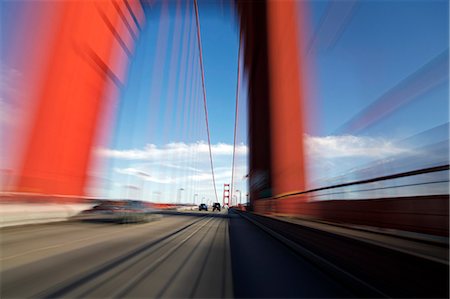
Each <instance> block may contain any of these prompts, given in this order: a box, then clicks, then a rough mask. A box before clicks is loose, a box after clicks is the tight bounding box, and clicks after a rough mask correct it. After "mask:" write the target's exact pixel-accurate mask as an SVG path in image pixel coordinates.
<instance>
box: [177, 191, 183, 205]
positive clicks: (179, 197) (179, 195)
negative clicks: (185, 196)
mask: <svg viewBox="0 0 450 299" xmlns="http://www.w3.org/2000/svg"><path fill="white" fill-rule="evenodd" d="M181 191H184V189H183V188H180V189H178V204H180V203H181Z"/></svg>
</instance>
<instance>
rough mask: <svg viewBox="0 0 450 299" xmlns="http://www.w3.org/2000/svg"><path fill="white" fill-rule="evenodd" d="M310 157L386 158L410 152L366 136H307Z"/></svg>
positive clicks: (391, 143)
mask: <svg viewBox="0 0 450 299" xmlns="http://www.w3.org/2000/svg"><path fill="white" fill-rule="evenodd" d="M305 143H306V150H307V153H308V155H311V156H313V157H321V158H328V159H333V158H346V157H348V158H352V157H353V158H361V157H365V158H384V157H388V156H392V155H398V154H403V153H406V152H409V151H410V150H409V149H407V148H402V147H399V146H396V145H395V143H394V142H392V141H389V140H386V139H383V138H374V137H366V136H352V135H342V136H324V137H315V136H308V135H307V136H306V139H305Z"/></svg>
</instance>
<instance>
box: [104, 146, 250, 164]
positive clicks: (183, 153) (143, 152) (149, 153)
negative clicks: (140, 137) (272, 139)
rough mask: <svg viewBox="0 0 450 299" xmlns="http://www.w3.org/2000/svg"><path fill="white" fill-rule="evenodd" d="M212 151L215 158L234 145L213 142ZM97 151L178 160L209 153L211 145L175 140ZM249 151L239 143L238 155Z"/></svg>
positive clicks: (229, 152)
mask: <svg viewBox="0 0 450 299" xmlns="http://www.w3.org/2000/svg"><path fill="white" fill-rule="evenodd" d="M211 151H212V155H213V159H214V156H223V155H232V154H233V145H231V144H226V143H217V144H213V145H211ZM97 152H98V154H100V155H101V156H104V157H109V158H116V159H126V160H149V161H151V160H159V159H161V158H163V157H167V156H172V157H173V158H174V159H176V160H183V159H186V158H187V157H191V156H192V154H193V153H195V154H200V155H203V154H208V155H209V147H208V144H207V143H205V142H203V141H199V142H196V143H189V144H186V143H183V142H173V143H168V144H166V145H164V146H162V147H158V146H156V145H154V144H147V145H146V146H145V147H144V148H143V149H126V150H115V149H104V148H100V149H98V150H97ZM247 152H248V148H247V146H246V145H244V144H239V145H237V146H236V154H237V155H246V154H247ZM208 158H209V157H208Z"/></svg>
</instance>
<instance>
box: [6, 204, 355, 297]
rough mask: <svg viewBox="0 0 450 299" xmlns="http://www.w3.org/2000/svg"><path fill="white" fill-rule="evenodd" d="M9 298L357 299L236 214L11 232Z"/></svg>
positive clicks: (56, 225) (174, 215) (8, 237)
mask: <svg viewBox="0 0 450 299" xmlns="http://www.w3.org/2000/svg"><path fill="white" fill-rule="evenodd" d="M0 234H1V243H0V244H1V255H0V262H1V293H0V297H1V298H29V297H33V298H231V297H238V298H264V297H265V298H273V297H276V298H280V297H283V298H287V297H290V298H324V297H325V298H337V297H340V298H349V297H355V296H357V295H356V294H354V293H352V292H351V290H350V289H349V288H348V287H346V286H345V284H342V283H341V282H340V281H339V280H336V279H335V277H334V278H333V276H332V275H330V274H329V273H327V272H326V271H323V269H320V268H319V267H317V265H315V264H314V263H312V262H311V261H310V260H308V259H306V258H304V257H302V256H301V255H298V254H296V253H294V252H293V251H292V250H291V249H290V248H288V246H284V245H283V244H282V243H280V242H279V241H278V240H276V239H275V238H273V237H272V236H270V235H269V234H268V233H267V232H265V231H263V230H262V229H260V228H259V227H258V226H256V225H255V224H253V223H252V222H250V221H248V220H246V219H244V218H243V217H242V216H240V215H239V214H237V213H234V212H230V213H229V214H228V213H227V212H226V211H223V212H222V213H217V212H216V213H213V212H187V213H182V212H179V213H176V212H174V213H170V214H165V215H164V216H163V217H162V218H161V219H160V220H158V221H153V222H150V223H143V224H127V225H123V224H122V225H121V224H112V223H102V222H98V223H96V222H60V223H52V224H42V225H29V226H22V227H12V228H4V229H2V230H0Z"/></svg>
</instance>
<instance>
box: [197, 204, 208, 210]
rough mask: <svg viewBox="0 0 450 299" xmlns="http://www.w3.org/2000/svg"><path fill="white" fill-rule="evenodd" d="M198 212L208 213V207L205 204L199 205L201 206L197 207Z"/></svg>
mask: <svg viewBox="0 0 450 299" xmlns="http://www.w3.org/2000/svg"><path fill="white" fill-rule="evenodd" d="M198 210H199V211H208V206H207V205H206V203H201V204H200V205H199V206H198Z"/></svg>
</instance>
